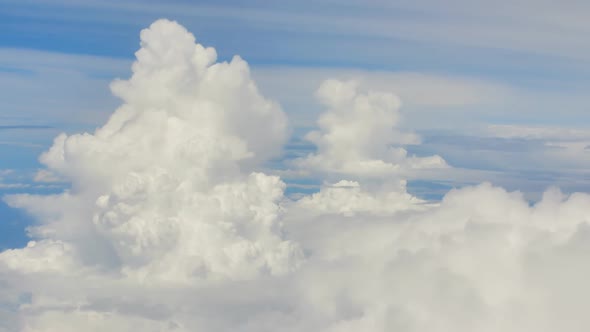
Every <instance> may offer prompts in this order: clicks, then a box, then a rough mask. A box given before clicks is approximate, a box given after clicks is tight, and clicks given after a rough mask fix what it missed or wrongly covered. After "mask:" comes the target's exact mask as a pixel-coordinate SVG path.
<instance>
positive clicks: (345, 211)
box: [0, 20, 590, 332]
mask: <svg viewBox="0 0 590 332" xmlns="http://www.w3.org/2000/svg"><path fill="white" fill-rule="evenodd" d="M136 55H137V61H136V62H135V63H134V64H133V67H132V70H133V75H132V77H131V78H130V79H129V80H118V81H115V82H114V83H113V84H112V86H111V88H112V91H113V93H114V94H115V95H117V96H118V97H119V98H121V99H122V101H123V103H122V106H121V107H119V108H118V109H117V110H116V111H115V112H114V113H113V115H112V116H111V117H110V119H109V120H108V122H107V123H106V124H105V125H104V126H102V127H101V128H99V129H97V130H96V132H94V133H93V134H88V133H85V134H76V135H70V136H68V135H65V134H62V135H60V136H58V137H57V138H56V139H55V141H54V144H53V146H52V147H51V148H50V149H49V150H48V151H47V152H46V153H45V154H44V155H43V156H42V157H41V160H42V162H43V163H44V164H45V165H46V166H47V168H48V171H46V172H44V173H41V174H51V175H52V176H53V175H55V176H57V177H59V178H60V179H65V180H67V181H68V182H70V183H71V184H72V187H71V189H69V190H67V191H66V192H64V193H62V194H58V195H45V196H42V195H41V196H35V195H13V196H8V197H6V200H7V202H8V203H9V204H10V205H12V206H14V207H20V208H23V209H25V210H26V211H27V212H28V213H29V214H31V215H33V216H34V217H35V218H36V220H37V224H36V225H35V226H34V227H31V228H30V229H29V233H30V235H31V237H32V238H33V239H34V240H32V241H31V242H30V243H29V244H28V245H27V246H26V247H25V248H20V249H13V250H7V251H4V252H2V253H0V299H2V300H0V331H30V332H32V331H64V332H67V331H105V330H113V331H137V330H141V331H245V332H247V331H252V332H254V331H257V332H259V331H269V332H270V331H304V330H309V331H331V332H337V331H340V332H349V331H350V332H352V331H407V332H414V331H415V332H418V331H433V330H436V331H449V332H450V331H453V332H456V331H490V332H491V331H509V332H510V331H514V332H516V331H519V332H520V331H541V332H543V331H547V332H549V331H555V330H558V329H561V330H567V331H586V329H587V326H588V324H590V318H588V315H587V314H586V313H585V308H587V307H588V305H590V303H589V302H590V301H589V300H588V299H589V296H590V287H589V286H588V281H587V280H588V278H589V277H590V266H589V265H588V264H587V262H588V259H589V258H590V256H589V255H590V254H589V253H590V250H589V249H590V248H589V247H588V246H589V243H590V238H589V237H590V228H589V226H588V221H589V220H590V211H588V208H587V207H588V206H589V205H590V195H587V194H582V193H576V194H571V195H569V196H568V195H564V194H562V193H561V192H560V191H559V190H558V189H554V188H553V189H549V190H548V191H547V192H546V193H545V194H544V196H543V199H542V200H540V201H539V202H537V203H535V204H532V205H531V204H529V202H527V201H526V200H525V199H524V198H523V196H522V194H520V193H519V192H507V191H506V190H504V189H502V188H499V187H495V186H493V185H491V184H489V183H484V184H481V185H478V186H474V187H466V188H462V189H456V190H452V191H450V192H449V193H447V194H446V195H445V197H444V198H443V199H442V201H440V202H426V201H424V200H421V199H419V198H417V197H414V196H412V195H410V194H409V193H408V192H407V191H406V187H405V185H406V183H405V181H404V180H403V178H402V175H403V174H404V172H406V173H407V172H410V171H412V170H414V169H416V168H424V167H445V166H446V163H445V162H444V160H443V159H442V158H441V157H439V156H432V157H412V156H408V155H407V153H406V150H405V149H404V148H403V145H405V144H418V143H419V139H418V137H417V136H416V135H415V134H413V133H411V132H405V131H401V130H399V129H396V128H397V125H398V120H399V116H400V115H399V112H398V108H399V107H400V101H399V99H398V98H397V97H396V96H395V95H393V94H391V93H387V92H376V91H367V92H362V91H361V90H360V88H359V87H357V86H356V85H355V84H354V83H353V82H343V81H337V80H329V81H326V82H325V83H323V84H322V86H321V87H320V88H319V90H318V98H319V100H320V102H321V103H322V104H323V105H324V106H325V107H326V111H325V112H324V113H323V114H322V115H321V116H320V119H319V121H318V130H317V131H314V132H312V133H310V134H309V135H308V138H309V140H310V141H312V142H313V143H314V144H315V145H316V147H317V151H316V152H315V153H313V154H311V155H309V156H307V157H305V158H302V159H299V160H296V161H293V163H292V164H293V165H295V166H297V167H299V168H298V170H305V171H313V172H317V173H320V174H322V175H323V176H324V179H325V180H326V182H325V184H324V185H323V186H322V188H321V189H320V191H319V192H317V193H315V194H312V195H306V196H303V197H302V198H300V199H298V200H291V199H289V198H287V197H285V196H284V190H285V184H284V183H283V182H282V181H281V179H280V178H279V177H277V176H271V175H267V174H264V173H262V172H261V171H260V170H261V169H263V167H264V166H265V162H266V161H268V160H270V159H271V158H273V157H276V156H277V155H279V154H280V152H281V148H282V145H283V144H284V142H285V140H286V138H287V137H288V129H287V119H286V117H285V115H284V113H283V112H282V111H281V109H280V107H279V106H278V105H277V104H276V103H274V102H272V101H270V100H268V99H266V98H265V97H263V96H262V95H261V94H260V92H259V91H258V89H257V87H256V84H255V83H254V82H253V80H252V79H251V78H250V74H249V68H248V65H247V64H246V62H244V61H243V60H242V59H240V58H239V57H234V58H233V59H232V60H231V61H230V62H216V61H217V60H216V53H215V50H214V49H212V48H206V47H203V46H202V45H200V44H196V43H195V39H194V37H193V35H192V34H190V33H189V32H188V31H186V30H185V29H184V28H183V27H181V26H180V25H178V24H177V23H175V22H171V21H167V20H159V21H156V22H155V23H153V24H152V26H151V27H150V28H149V29H145V30H143V31H142V33H141V49H140V50H139V51H138V52H137V53H136ZM334 179H336V180H335V181H333V180H334Z"/></svg>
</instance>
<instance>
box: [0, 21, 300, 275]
mask: <svg viewBox="0 0 590 332" xmlns="http://www.w3.org/2000/svg"><path fill="white" fill-rule="evenodd" d="M141 46H142V47H141V49H140V50H139V51H138V52H137V53H136V55H137V61H136V62H135V63H134V64H133V68H132V69H133V76H132V77H131V78H130V79H129V80H117V81H115V82H114V83H113V84H112V90H113V93H114V94H115V95H117V96H119V97H120V98H121V99H122V100H123V105H122V106H121V107H120V108H119V109H117V110H116V111H115V112H114V113H113V115H112V116H111V118H110V119H109V121H108V122H107V123H106V124H105V125H104V126H103V127H101V128H99V129H98V130H96V132H95V133H93V134H88V133H85V134H77V135H72V136H67V135H65V134H61V135H59V136H58V137H57V138H56V139H55V141H54V144H53V146H52V147H51V148H50V149H49V151H48V152H46V153H45V154H44V155H43V156H42V157H41V161H42V162H43V163H44V164H45V165H46V166H47V167H48V171H46V172H43V173H41V175H44V174H56V175H57V176H58V177H62V178H65V179H67V180H69V181H70V182H71V183H72V189H71V190H70V191H68V192H65V193H63V194H61V195H57V196H48V197H44V196H28V195H21V196H12V197H10V198H8V202H9V203H10V204H11V205H13V206H17V207H24V208H28V209H29V210H30V212H31V213H33V214H34V215H35V216H37V217H38V218H39V219H40V224H39V225H36V226H34V227H32V228H31V229H30V230H29V231H30V233H31V234H32V235H34V236H35V237H39V238H41V239H42V240H41V241H40V242H39V243H38V244H37V245H36V246H32V247H28V248H25V249H23V250H20V251H17V252H12V253H11V255H12V256H17V257H16V258H15V259H14V260H13V263H14V264H11V265H10V266H11V267H13V268H15V269H17V268H22V269H24V270H26V269H28V268H29V263H27V262H28V260H27V259H19V258H18V255H23V256H27V255H29V252H31V251H34V252H35V253H37V254H39V253H40V252H43V250H44V249H43V248H51V249H47V250H48V251H52V252H53V251H56V252H59V255H62V256H64V257H67V259H69V260H72V261H75V262H77V263H78V264H83V265H92V266H99V267H100V268H106V269H115V270H116V271H118V272H119V273H122V274H124V275H129V276H131V275H133V276H135V277H137V278H140V279H142V280H143V279H149V280H152V279H158V280H159V279H162V280H169V279H170V280H185V281H189V280H192V279H218V278H251V277H253V276H257V275H259V274H266V273H269V274H276V273H283V272H286V271H289V270H290V269H292V268H294V266H296V264H297V260H298V257H299V256H300V253H299V251H298V250H299V249H298V248H297V246H296V245H295V244H292V243H291V242H289V241H285V240H284V239H282V236H281V234H280V208H279V206H278V201H279V200H280V199H281V197H282V193H283V190H284V184H283V183H282V182H281V181H280V179H278V178H276V177H272V176H267V175H264V174H262V173H256V172H252V170H253V168H255V167H256V166H257V165H259V164H260V163H261V162H263V161H265V160H267V159H268V158H270V157H272V156H275V155H276V154H277V153H278V152H279V151H280V147H281V145H282V143H283V142H284V140H285V138H286V134H287V131H286V118H285V115H284V113H283V112H282V111H281V109H280V107H279V106H278V105H277V104H275V103H273V102H272V101H269V100H267V99H265V98H264V97H262V96H261V95H260V94H259V92H258V90H257V88H256V85H255V84H254V82H253V81H252V80H251V79H250V78H249V70H248V65H247V64H246V63H245V62H244V61H243V60H242V59H240V58H239V57H234V59H232V61H231V62H229V63H227V62H221V63H216V53H215V50H214V49H212V48H205V47H203V46H202V45H200V44H196V43H195V39H194V37H193V35H192V34H190V33H189V32H187V31H186V30H185V29H184V28H183V27H181V26H180V25H178V24H177V23H174V22H169V21H165V20H161V21H157V22H155V23H154V24H153V25H152V26H151V27H150V28H149V29H146V30H143V31H142V33H141ZM261 124H264V126H265V130H264V132H261V131H260V130H259V129H258V128H257V126H259V125H261ZM48 172H51V173H48ZM44 178H46V177H44ZM62 244H63V245H62ZM7 255H8V254H5V257H8V256H7ZM48 255H49V254H48ZM38 256H43V255H42V254H39V255H38ZM19 262H20V264H21V265H22V266H21V267H19Z"/></svg>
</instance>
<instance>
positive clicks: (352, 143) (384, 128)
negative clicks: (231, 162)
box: [296, 80, 447, 176]
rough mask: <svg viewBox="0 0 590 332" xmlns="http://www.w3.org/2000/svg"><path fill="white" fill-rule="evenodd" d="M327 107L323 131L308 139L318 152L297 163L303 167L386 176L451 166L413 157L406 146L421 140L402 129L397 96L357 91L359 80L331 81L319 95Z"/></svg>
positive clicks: (435, 159)
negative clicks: (399, 125)
mask: <svg viewBox="0 0 590 332" xmlns="http://www.w3.org/2000/svg"><path fill="white" fill-rule="evenodd" d="M317 97H318V99H319V101H320V102H321V103H322V104H323V105H325V106H326V107H327V111H325V112H324V113H322V114H321V115H320V118H319V120H318V127H319V130H317V131H312V132H310V133H309V134H308V135H307V137H306V138H307V139H308V140H309V141H311V142H313V143H314V144H315V145H316V146H317V152H316V153H312V154H310V155H309V156H307V157H306V158H303V159H300V160H297V161H296V164H297V165H298V166H299V167H302V168H309V169H312V170H318V171H320V172H330V173H341V174H347V175H354V176H374V175H377V176H383V175H384V174H392V173H398V174H399V173H402V172H404V171H408V170H411V169H420V168H441V167H443V168H444V167H447V164H446V162H445V161H444V159H442V158H441V157H440V156H431V157H416V156H408V153H407V151H406V150H405V149H404V148H403V147H401V146H402V145H408V144H418V143H419V142H420V138H419V137H418V136H417V135H416V134H414V133H411V132H404V131H401V130H398V129H397V128H396V127H397V125H398V124H399V121H400V113H399V107H400V106H401V102H400V100H399V98H398V97H397V96H395V95H394V94H392V93H385V92H375V91H369V92H367V93H362V92H359V91H358V87H357V84H356V83H355V82H354V81H345V82H344V81H337V80H327V81H325V82H323V83H322V85H321V86H320V88H319V89H318V91H317Z"/></svg>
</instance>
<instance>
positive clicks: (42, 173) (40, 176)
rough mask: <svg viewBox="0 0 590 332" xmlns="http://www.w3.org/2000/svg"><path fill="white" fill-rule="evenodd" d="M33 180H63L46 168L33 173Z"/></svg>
mask: <svg viewBox="0 0 590 332" xmlns="http://www.w3.org/2000/svg"><path fill="white" fill-rule="evenodd" d="M33 180H34V181H35V182H46V183H52V182H63V180H62V179H61V178H60V177H59V176H57V174H55V173H54V172H51V171H49V170H46V169H40V170H38V171H37V173H35V177H34V178H33Z"/></svg>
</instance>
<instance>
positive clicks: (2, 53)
mask: <svg viewBox="0 0 590 332" xmlns="http://www.w3.org/2000/svg"><path fill="white" fill-rule="evenodd" d="M589 9H590V5H589V4H586V3H584V2H575V1H572V2H571V3H570V4H569V5H568V6H562V5H561V4H555V3H553V2H550V1H530V0H521V1H514V2H511V3H510V4H505V5H504V6H497V5H495V4H494V3H493V2H485V1H484V2H478V4H477V5H475V4H474V2H471V1H467V0H453V1H450V2H444V3H443V2H440V1H368V2H367V1H354V0H348V1H314V2H302V1H281V2H277V3H272V4H269V3H268V2H266V1H249V2H240V1H212V2H207V1H199V2H194V1H166V2H158V1H142V2H139V1H128V0H123V1H66V0H58V1H35V0H19V1H12V0H0V100H1V101H2V102H1V103H0V169H1V170H4V173H2V176H1V177H0V194H2V195H4V194H14V193H37V192H47V191H48V190H49V191H51V190H57V191H59V190H61V189H63V188H66V187H67V184H64V183H54V182H47V183H46V182H42V181H35V180H34V177H35V174H36V172H37V171H38V169H40V168H41V167H42V166H41V165H40V164H39V163H38V161H37V158H38V156H39V155H40V154H41V153H42V152H43V151H44V150H46V149H47V148H48V147H49V146H50V145H51V142H52V140H53V137H55V136H56V135H57V134H59V133H60V132H62V131H63V132H67V133H73V132H80V131H92V130H93V129H94V128H96V127H97V126H98V125H100V124H101V123H103V122H104V121H105V120H106V119H107V117H108V115H109V114H110V113H111V112H112V111H113V110H114V109H115V108H116V106H117V105H118V103H119V102H118V100H117V99H116V98H114V97H113V96H112V95H111V94H110V92H109V88H108V84H109V82H110V81H112V80H113V79H114V78H117V77H121V78H126V77H128V76H129V74H130V71H129V65H130V64H131V62H132V61H133V57H134V52H135V51H136V50H137V49H138V47H139V45H138V33H139V31H140V30H141V29H143V28H145V27H147V26H149V24H150V23H151V22H152V21H154V20H155V19H157V18H161V17H165V18H169V19H173V20H177V21H179V22H180V23H181V24H183V25H184V26H186V27H187V29H188V30H190V31H191V32H193V33H194V34H195V36H196V38H197V41H198V42H200V43H202V44H204V45H208V46H213V47H215V48H216V50H217V52H218V54H219V58H220V59H222V60H228V59H231V57H232V56H233V55H235V54H239V55H240V56H242V57H243V58H244V59H245V60H246V61H248V62H249V63H250V65H251V67H252V73H253V76H254V78H255V79H256V80H257V82H258V84H259V86H260V88H261V90H262V92H263V93H264V94H265V95H266V96H269V97H271V98H273V99H275V100H278V101H279V102H280V103H281V105H282V106H283V109H284V110H285V112H287V113H288V114H289V117H290V121H291V125H292V127H293V132H294V133H295V135H294V137H293V141H297V140H298V139H300V138H301V136H302V135H303V134H302V133H305V132H306V131H307V129H308V128H313V127H314V126H315V122H314V121H315V119H316V117H317V114H318V113H319V112H320V110H321V107H320V106H319V105H318V104H317V103H316V102H315V101H314V98H313V94H314V90H315V89H316V88H317V86H318V85H319V83H320V82H321V81H322V80H323V79H325V78H327V77H339V78H340V77H341V78H345V79H350V78H352V79H357V80H360V81H362V82H364V83H365V84H366V85H367V86H369V87H371V88H375V89H381V90H387V91H392V92H394V93H397V94H399V95H400V97H401V99H402V101H403V103H404V107H403V112H404V122H403V124H402V126H403V127H405V128H408V129H412V130H415V131H416V132H417V133H418V134H420V135H421V136H422V144H421V145H417V146H410V147H408V150H409V151H410V152H411V153H415V154H417V155H429V154H433V153H436V154H439V155H441V156H442V157H443V158H445V160H447V161H448V162H449V163H450V164H451V165H452V166H453V167H456V168H457V169H461V170H463V171H462V172H459V173H458V174H451V175H448V174H447V175H445V176H444V177H442V176H438V177H433V179H431V180H432V181H416V182H415V183H413V182H411V183H412V184H411V185H410V189H412V188H414V189H415V190H416V192H419V193H420V194H421V195H422V196H424V197H429V198H436V197H439V195H438V193H439V191H440V188H441V186H442V187H443V188H445V190H446V188H450V187H453V186H461V185H463V184H467V183H477V182H481V181H492V182H494V183H498V184H500V185H503V186H505V187H507V188H509V189H513V190H514V189H519V190H522V191H523V192H525V193H527V194H529V195H530V197H531V199H534V198H535V197H538V194H539V193H540V192H542V191H543V190H544V189H545V188H546V187H548V186H551V185H557V186H560V187H562V188H563V189H564V190H565V191H587V189H588V185H590V176H589V174H588V172H587V169H588V167H589V166H590V157H589V155H590V152H589V150H588V149H585V148H584V144H585V142H590V134H586V132H587V130H588V125H587V124H588V123H590V122H589V121H590V113H589V112H588V105H589V104H590V103H589V102H590V97H589V95H588V93H587V90H588V88H589V87H590V69H589V68H590V67H589V66H588V62H589V60H590V46H589V45H587V43H585V42H584V41H585V40H586V36H587V35H588V33H590V25H589V24H587V18H586V17H585V16H584V15H581V13H583V12H584V10H589ZM494 126H495V127H494ZM589 145H590V144H589ZM580 147H581V148H580ZM306 149H307V150H306ZM309 149H311V148H310V147H309V146H308V147H306V146H303V147H301V146H299V147H297V148H293V149H291V150H289V148H288V151H287V156H288V155H289V154H290V153H294V154H297V153H305V152H306V151H307V152H308V151H309ZM279 163H280V161H279ZM292 181H293V183H295V182H296V181H297V180H296V179H293V180H292ZM291 190H294V189H291ZM306 190H307V189H306ZM295 191H296V190H295ZM29 222H30V220H29V219H27V218H26V216H24V215H23V214H22V213H21V212H18V211H15V210H12V209H10V208H9V207H7V206H6V205H5V204H4V205H2V206H1V207H0V234H2V236H0V247H7V246H16V245H22V244H23V243H24V242H23V241H25V240H24V237H23V236H22V234H23V230H24V226H25V225H27V224H28V223H29ZM19 223H20V224H19ZM15 225H17V226H15ZM18 225H20V226H18ZM19 234H20V235H19ZM15 239H19V240H15Z"/></svg>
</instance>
